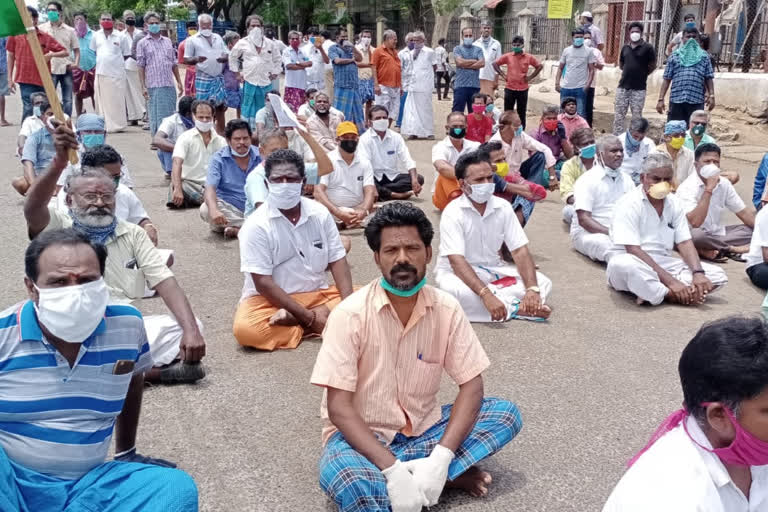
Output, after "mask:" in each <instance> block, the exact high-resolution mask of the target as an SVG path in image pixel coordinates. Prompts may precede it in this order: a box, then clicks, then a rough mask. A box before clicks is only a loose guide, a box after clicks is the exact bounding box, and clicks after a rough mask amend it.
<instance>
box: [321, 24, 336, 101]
mask: <svg viewBox="0 0 768 512" xmlns="http://www.w3.org/2000/svg"><path fill="white" fill-rule="evenodd" d="M320 36H321V37H322V38H323V43H322V45H323V50H324V51H325V54H326V55H328V54H329V53H330V51H331V47H332V46H333V45H335V44H336V41H337V40H338V38H339V37H338V35H337V36H336V39H331V33H330V32H329V31H327V30H323V31H322V32H321V33H320ZM333 86H334V85H333V63H332V62H331V60H330V58H329V59H328V62H326V63H325V87H323V89H325V93H326V94H327V95H328V97H329V98H330V100H331V103H333ZM318 90H320V89H318Z"/></svg>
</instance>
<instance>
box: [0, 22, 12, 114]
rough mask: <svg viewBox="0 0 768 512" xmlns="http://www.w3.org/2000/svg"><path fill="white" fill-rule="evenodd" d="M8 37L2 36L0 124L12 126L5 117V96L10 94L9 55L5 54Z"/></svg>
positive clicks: (0, 39) (0, 54) (0, 49)
mask: <svg viewBox="0 0 768 512" xmlns="http://www.w3.org/2000/svg"><path fill="white" fill-rule="evenodd" d="M6 41H8V38H7V37H0V126H11V123H9V122H8V121H6V119H5V97H6V96H8V95H9V94H10V91H9V90H8V57H7V56H6V54H5V43H6Z"/></svg>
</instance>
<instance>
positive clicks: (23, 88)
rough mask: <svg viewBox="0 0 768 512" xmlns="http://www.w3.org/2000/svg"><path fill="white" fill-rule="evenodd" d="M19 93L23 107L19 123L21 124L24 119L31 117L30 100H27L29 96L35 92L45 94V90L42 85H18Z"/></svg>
mask: <svg viewBox="0 0 768 512" xmlns="http://www.w3.org/2000/svg"><path fill="white" fill-rule="evenodd" d="M19 92H20V93H21V103H22V104H23V105H24V109H23V110H22V113H21V122H22V123H23V122H24V120H25V119H26V118H28V117H29V116H31V115H32V100H31V99H29V96H30V95H31V94H32V93H35V92H42V93H45V89H43V86H42V85H35V84H19Z"/></svg>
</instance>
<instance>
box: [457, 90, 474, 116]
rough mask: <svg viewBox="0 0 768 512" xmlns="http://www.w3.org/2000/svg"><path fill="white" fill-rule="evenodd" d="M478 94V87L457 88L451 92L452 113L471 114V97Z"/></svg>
mask: <svg viewBox="0 0 768 512" xmlns="http://www.w3.org/2000/svg"><path fill="white" fill-rule="evenodd" d="M478 92H480V88H479V87H459V88H458V89H454V90H453V112H465V111H466V112H467V113H469V112H472V96H474V95H475V94H477V93H478Z"/></svg>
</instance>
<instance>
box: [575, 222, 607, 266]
mask: <svg viewBox="0 0 768 512" xmlns="http://www.w3.org/2000/svg"><path fill="white" fill-rule="evenodd" d="M571 247H573V248H574V249H576V250H577V251H579V252H580V253H581V254H583V255H584V256H587V257H588V258H591V259H593V260H595V261H608V260H607V255H608V252H609V251H610V250H611V248H612V247H613V242H611V237H609V236H608V235H606V234H604V233H590V232H589V231H586V230H584V229H582V228H580V227H577V228H571Z"/></svg>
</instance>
